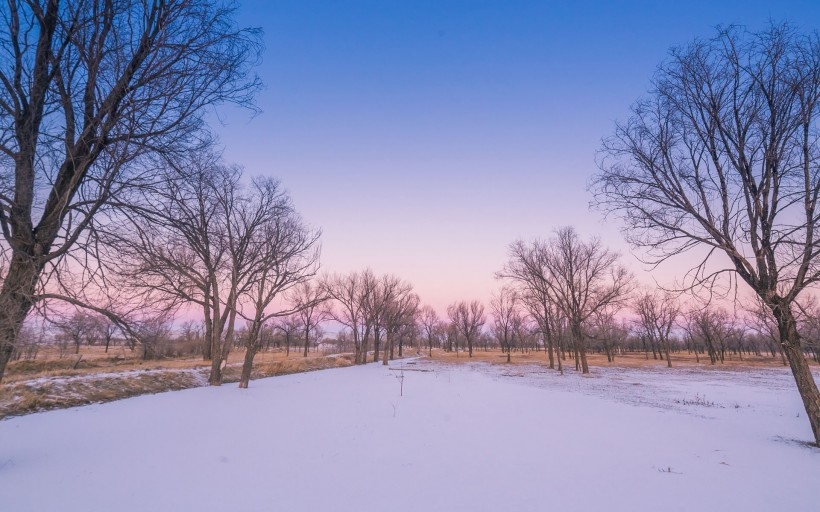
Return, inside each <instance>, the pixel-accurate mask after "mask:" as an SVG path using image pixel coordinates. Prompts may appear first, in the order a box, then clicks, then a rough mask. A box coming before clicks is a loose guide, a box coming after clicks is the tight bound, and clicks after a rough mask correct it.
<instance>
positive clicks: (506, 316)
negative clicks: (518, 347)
mask: <svg viewBox="0 0 820 512" xmlns="http://www.w3.org/2000/svg"><path fill="white" fill-rule="evenodd" d="M518 300H519V299H518V294H517V293H516V292H515V290H513V289H512V288H508V287H502V288H501V290H500V291H499V292H498V294H497V295H494V296H493V297H492V299H491V300H490V309H491V310H492V312H493V329H494V332H495V336H496V338H497V339H498V342H499V343H500V344H501V350H504V351H506V352H507V362H508V363H509V362H510V353H511V352H512V347H513V341H514V340H515V338H516V334H519V336H518V337H520V331H521V324H522V323H523V322H522V320H521V315H520V313H519V311H518Z"/></svg>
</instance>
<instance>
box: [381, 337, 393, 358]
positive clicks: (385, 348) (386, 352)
mask: <svg viewBox="0 0 820 512" xmlns="http://www.w3.org/2000/svg"><path fill="white" fill-rule="evenodd" d="M386 334H387V338H388V340H389V339H392V338H393V337H392V336H390V333H389V332H388V333H386ZM388 340H385V343H384V345H385V347H384V350H383V351H382V353H383V354H382V355H383V357H382V365H384V366H387V357H388V356H389V355H390V351H389V350H388V349H387V343H388Z"/></svg>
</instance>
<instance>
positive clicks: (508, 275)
mask: <svg viewBox="0 0 820 512" xmlns="http://www.w3.org/2000/svg"><path fill="white" fill-rule="evenodd" d="M548 256H549V251H547V246H546V245H545V244H544V243H543V242H541V241H538V240H536V241H534V242H530V243H527V242H524V241H523V240H517V241H515V242H513V243H512V244H510V248H509V260H508V261H507V263H506V264H505V265H504V268H503V269H502V270H501V271H500V272H497V273H496V277H497V278H502V279H510V280H512V281H513V282H514V283H515V284H516V285H517V286H518V288H519V289H520V293H519V298H520V301H521V303H522V304H523V305H524V306H525V307H526V308H527V311H528V312H529V313H530V315H532V317H533V318H534V319H535V320H536V321H537V322H538V328H539V330H540V331H541V336H542V337H543V339H544V341H545V344H546V348H547V358H548V359H549V367H550V368H551V369H554V368H555V359H554V357H553V352H554V351H555V350H556V347H555V344H556V342H557V341H558V339H559V338H560V333H559V324H560V318H559V317H560V315H561V309H560V308H559V307H558V304H557V302H556V300H555V297H554V296H553V291H552V287H551V286H550V283H549V280H550V279H551V278H552V277H551V275H550V269H549V267H548V266H547V257H548ZM558 366H559V370H561V369H562V368H561V361H560V359H559V360H558Z"/></svg>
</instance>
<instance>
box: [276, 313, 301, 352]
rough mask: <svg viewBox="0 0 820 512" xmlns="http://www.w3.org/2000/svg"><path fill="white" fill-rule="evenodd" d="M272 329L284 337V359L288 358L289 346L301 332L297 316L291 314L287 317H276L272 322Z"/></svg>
mask: <svg viewBox="0 0 820 512" xmlns="http://www.w3.org/2000/svg"><path fill="white" fill-rule="evenodd" d="M273 327H274V329H277V330H279V331H281V332H282V334H283V335H284V337H285V357H289V356H290V346H291V343H292V341H293V340H294V339H295V338H296V336H297V335H298V333H299V331H301V330H302V322H301V321H300V319H299V315H297V314H295V313H292V314H290V315H287V316H283V317H278V318H276V319H274V321H273Z"/></svg>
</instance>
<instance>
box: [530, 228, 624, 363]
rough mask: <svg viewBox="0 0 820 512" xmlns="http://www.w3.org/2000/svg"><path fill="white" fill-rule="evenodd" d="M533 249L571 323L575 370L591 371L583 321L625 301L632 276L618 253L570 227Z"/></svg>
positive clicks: (552, 290)
mask: <svg viewBox="0 0 820 512" xmlns="http://www.w3.org/2000/svg"><path fill="white" fill-rule="evenodd" d="M532 250H533V251H534V252H535V253H537V254H539V256H538V258H539V262H540V263H539V264H540V265H541V266H542V271H543V272H544V273H545V274H546V275H545V279H544V282H545V283H546V285H547V286H548V287H549V291H550V297H552V300H553V301H554V302H555V304H556V305H557V306H558V308H560V309H561V312H562V313H563V315H564V316H566V318H567V321H568V323H569V332H570V334H571V336H572V341H573V345H574V350H575V352H576V354H577V355H576V369H578V366H579V365H578V363H579V362H580V366H581V370H582V372H583V373H589V365H588V364H587V356H586V342H585V335H584V324H585V323H586V322H587V321H588V320H589V319H590V318H592V317H593V315H595V314H596V313H597V312H599V311H601V310H602V309H604V308H607V307H614V306H617V305H619V304H622V303H623V302H624V301H625V300H626V299H627V297H628V294H629V293H630V291H631V288H632V276H631V275H630V274H629V273H628V272H627V271H626V269H625V268H624V267H622V266H621V265H620V264H619V263H618V259H619V255H618V253H616V252H613V251H610V250H609V249H607V248H605V247H604V246H603V245H601V241H600V240H599V239H598V238H591V239H590V240H589V241H587V242H584V241H582V240H581V239H580V238H579V236H578V233H576V231H575V230H574V229H573V228H571V227H565V228H561V229H559V230H558V231H557V232H556V235H555V237H553V238H552V239H550V240H549V241H548V242H543V241H535V242H533V244H532Z"/></svg>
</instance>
